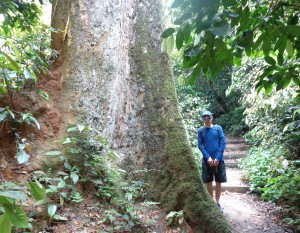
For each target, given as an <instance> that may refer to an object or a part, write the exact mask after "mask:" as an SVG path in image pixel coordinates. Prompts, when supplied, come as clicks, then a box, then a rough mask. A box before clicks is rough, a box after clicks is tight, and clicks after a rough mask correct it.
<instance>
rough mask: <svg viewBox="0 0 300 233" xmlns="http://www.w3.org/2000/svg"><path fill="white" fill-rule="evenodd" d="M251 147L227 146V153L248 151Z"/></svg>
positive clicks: (244, 145)
mask: <svg viewBox="0 0 300 233" xmlns="http://www.w3.org/2000/svg"><path fill="white" fill-rule="evenodd" d="M249 149H250V146H249V145H246V144H228V143H227V144H226V151H248V150H249Z"/></svg>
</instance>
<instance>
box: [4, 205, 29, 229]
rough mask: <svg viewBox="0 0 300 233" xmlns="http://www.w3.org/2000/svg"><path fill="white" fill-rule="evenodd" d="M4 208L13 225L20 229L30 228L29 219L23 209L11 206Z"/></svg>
mask: <svg viewBox="0 0 300 233" xmlns="http://www.w3.org/2000/svg"><path fill="white" fill-rule="evenodd" d="M4 208H5V211H6V213H7V214H8V215H9V218H10V220H11V223H12V225H14V226H16V227H19V228H27V227H28V217H27V215H26V214H25V212H24V210H23V209H22V208H21V207H19V206H17V207H15V208H13V206H11V205H4Z"/></svg>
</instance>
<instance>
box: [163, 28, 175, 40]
mask: <svg viewBox="0 0 300 233" xmlns="http://www.w3.org/2000/svg"><path fill="white" fill-rule="evenodd" d="M174 32H175V29H174V28H168V29H166V30H165V31H164V32H163V33H162V35H161V36H162V38H168V37H169V36H171V35H172V34H173V33H174Z"/></svg>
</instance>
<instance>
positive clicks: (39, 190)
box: [29, 182, 46, 200]
mask: <svg viewBox="0 0 300 233" xmlns="http://www.w3.org/2000/svg"><path fill="white" fill-rule="evenodd" d="M29 185H30V188H31V193H32V196H33V197H34V198H35V199H36V200H42V199H44V197H45V193H46V190H45V188H44V187H43V185H41V184H40V183H38V182H29Z"/></svg>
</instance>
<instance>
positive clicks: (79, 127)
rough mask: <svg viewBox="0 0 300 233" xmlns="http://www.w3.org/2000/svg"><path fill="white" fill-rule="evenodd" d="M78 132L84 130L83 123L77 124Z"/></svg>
mask: <svg viewBox="0 0 300 233" xmlns="http://www.w3.org/2000/svg"><path fill="white" fill-rule="evenodd" d="M77 127H78V129H79V132H81V131H82V130H84V128H85V126H84V125H77Z"/></svg>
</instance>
